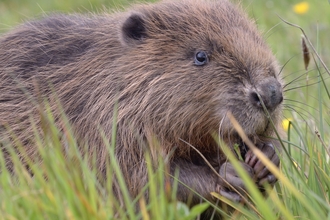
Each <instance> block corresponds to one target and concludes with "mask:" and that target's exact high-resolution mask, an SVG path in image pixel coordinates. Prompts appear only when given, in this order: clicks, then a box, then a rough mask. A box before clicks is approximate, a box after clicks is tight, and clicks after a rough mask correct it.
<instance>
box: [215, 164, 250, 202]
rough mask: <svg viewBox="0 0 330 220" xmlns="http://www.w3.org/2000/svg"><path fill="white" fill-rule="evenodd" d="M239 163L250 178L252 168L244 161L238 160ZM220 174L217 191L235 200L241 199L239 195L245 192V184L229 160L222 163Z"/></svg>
mask: <svg viewBox="0 0 330 220" xmlns="http://www.w3.org/2000/svg"><path fill="white" fill-rule="evenodd" d="M240 164H241V166H242V167H243V169H245V171H246V172H247V173H248V175H249V176H250V177H251V178H252V177H253V176H254V170H253V168H252V167H251V166H249V165H248V164H246V163H244V162H240ZM220 176H221V179H220V180H219V183H218V185H217V191H218V192H219V193H220V195H222V196H224V197H226V198H227V199H230V200H232V201H235V202H239V201H241V196H240V195H244V194H245V186H244V182H243V180H242V179H241V178H240V177H239V176H238V174H237V172H236V170H235V168H234V167H233V165H232V164H231V163H229V162H225V163H224V164H222V165H221V167H220Z"/></svg>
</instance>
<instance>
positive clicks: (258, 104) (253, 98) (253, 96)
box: [250, 92, 262, 108]
mask: <svg viewBox="0 0 330 220" xmlns="http://www.w3.org/2000/svg"><path fill="white" fill-rule="evenodd" d="M250 101H251V103H252V104H253V105H255V106H256V107H258V108H261V107H262V104H261V101H260V99H259V96H258V94H257V93H256V92H251V94H250Z"/></svg>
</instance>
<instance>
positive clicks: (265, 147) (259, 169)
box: [245, 142, 280, 186]
mask: <svg viewBox="0 0 330 220" xmlns="http://www.w3.org/2000/svg"><path fill="white" fill-rule="evenodd" d="M256 146H257V147H258V148H259V149H260V150H261V152H262V153H264V154H265V156H266V157H268V158H269V159H270V160H271V161H272V162H273V163H274V164H275V165H276V166H279V164H280V159H279V157H278V155H277V153H276V151H275V147H274V145H273V144H272V143H270V142H266V143H262V142H261V143H257V144H256ZM245 163H247V164H248V165H249V166H250V167H252V168H253V170H254V173H255V178H256V181H257V184H258V185H259V186H262V185H263V184H264V183H266V182H267V183H269V184H270V185H273V184H275V183H276V181H277V179H276V177H275V176H274V175H273V174H272V173H270V171H269V170H268V169H267V167H266V166H265V165H264V164H263V163H262V162H261V161H260V160H259V159H258V158H257V157H256V155H254V154H253V152H252V151H251V150H249V151H248V152H247V153H246V155H245Z"/></svg>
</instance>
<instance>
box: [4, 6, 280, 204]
mask: <svg viewBox="0 0 330 220" xmlns="http://www.w3.org/2000/svg"><path fill="white" fill-rule="evenodd" d="M134 16H136V17H134ZM139 19H140V20H139ZM134 22H135V23H134ZM139 25H140V26H139ZM135 27H136V28H135ZM199 50H203V51H206V52H207V53H208V54H209V63H208V64H207V65H205V66H196V65H194V64H193V60H194V55H195V53H196V52H197V51H199ZM278 72H279V69H278V67H277V63H276V60H275V58H274V56H273V55H272V53H271V51H270V49H269V48H268V46H267V45H266V44H265V42H264V40H263V39H262V38H261V36H260V34H259V32H258V31H257V29H256V26H255V24H254V23H253V22H252V21H251V20H249V18H247V16H246V15H245V14H244V13H243V12H242V10H241V9H240V8H238V7H236V6H234V5H233V4H231V3H230V2H228V1H226V0H223V1H173V2H164V3H159V4H153V5H152V4H151V5H143V6H137V7H135V8H133V9H131V10H130V11H128V12H122V13H115V14H111V15H110V14H102V15H60V14H55V15H51V16H47V17H45V18H43V19H41V20H37V21H31V22H27V23H25V24H23V25H21V26H19V27H17V28H15V29H14V30H12V31H10V32H9V33H7V34H5V35H3V36H2V37H1V38H0V93H1V95H0V125H3V126H6V127H9V128H10V129H11V131H13V132H14V133H15V134H16V135H18V137H19V138H20V139H21V140H22V141H23V143H25V149H26V151H27V154H29V155H30V156H31V157H32V156H33V155H34V154H35V151H36V149H35V146H34V144H33V136H34V134H33V131H32V128H31V124H30V117H31V116H32V117H33V120H34V121H35V122H36V123H37V124H39V125H40V117H39V110H38V106H37V105H36V103H38V101H37V100H38V98H40V97H38V96H40V94H41V96H42V97H43V98H45V99H47V100H48V101H49V102H50V105H51V108H52V109H57V107H56V106H57V102H56V101H55V100H56V99H57V98H58V99H59V100H60V102H61V104H62V106H63V109H64V112H65V114H66V115H67V117H68V118H69V121H70V123H71V124H72V127H73V129H74V132H75V135H76V136H77V138H78V139H79V141H80V143H84V144H88V146H89V150H88V152H87V153H88V154H93V153H96V155H97V165H98V170H99V172H100V173H105V170H104V169H105V161H106V159H107V150H106V148H105V146H104V143H103V140H102V138H101V135H100V129H101V130H103V132H104V134H105V136H106V137H109V138H110V137H111V133H112V128H113V123H112V122H113V115H114V107H115V104H116V103H117V110H118V116H117V140H116V155H117V159H118V162H119V164H120V166H121V168H122V171H123V174H124V177H125V179H126V182H127V186H128V189H129V190H130V193H131V195H132V196H133V197H134V196H136V195H137V194H138V193H139V192H140V190H141V188H142V187H143V186H144V185H145V184H146V182H147V181H148V180H147V171H146V164H145V159H144V152H145V149H146V148H148V149H149V150H150V151H151V153H152V155H153V157H154V158H153V159H154V160H155V161H156V160H157V158H158V157H160V156H161V157H167V158H168V161H169V162H168V166H169V168H170V171H171V172H172V173H173V172H174V170H175V168H176V167H179V168H180V180H181V181H183V182H185V183H187V184H188V185H190V186H191V187H192V188H194V190H196V191H197V192H198V193H200V194H201V195H203V196H204V197H206V198H208V199H211V197H210V194H209V193H210V192H212V191H215V190H216V184H217V183H218V177H217V176H216V175H215V174H214V173H213V172H212V171H211V170H210V168H209V167H208V166H207V165H206V164H205V163H204V162H203V160H202V159H201V157H200V156H198V154H197V153H196V151H195V150H193V149H192V148H191V147H189V146H188V145H187V144H186V143H184V142H183V141H182V140H184V141H186V142H188V143H190V144H191V145H193V146H195V147H196V148H197V149H198V150H199V151H200V152H201V153H202V154H203V155H204V156H205V157H206V158H207V159H208V160H210V161H216V163H213V164H214V166H215V167H216V168H217V169H218V168H219V167H220V166H221V164H222V163H224V161H225V160H226V157H225V155H223V154H222V153H221V151H220V150H219V147H218V146H217V144H216V143H215V141H214V138H213V135H214V134H215V133H217V134H219V135H220V136H221V137H223V138H224V139H225V140H227V142H228V143H229V145H231V144H233V143H235V142H236V141H237V140H238V139H236V136H235V131H234V129H233V128H232V126H231V124H230V122H229V120H228V118H226V114H227V112H229V111H230V112H232V113H233V115H234V116H235V118H236V119H237V120H238V122H239V123H240V124H241V125H242V127H243V128H244V129H245V132H246V133H247V134H248V135H249V136H250V137H253V138H257V139H258V138H259V136H267V135H272V134H273V131H272V129H271V126H269V123H268V120H267V118H266V117H265V113H264V112H263V111H260V110H257V109H256V108H255V107H254V106H253V105H252V104H251V103H250V101H249V92H250V91H251V90H253V89H255V88H256V87H258V85H259V84H260V83H261V82H263V81H264V80H265V79H267V78H269V77H272V78H276V79H277V80H278V81H279V82H280V76H279V75H278ZM54 91H55V94H54ZM54 115H55V117H56V118H57V119H58V118H59V117H60V114H59V113H57V112H56V111H55V110H54ZM280 115H281V107H278V108H277V109H276V110H275V111H273V112H272V113H271V116H272V120H273V121H274V122H275V124H278V123H279V118H280ZM0 131H1V133H0V135H1V136H2V137H5V136H7V135H8V134H7V131H6V130H5V129H4V127H3V128H2V129H0ZM154 140H157V142H155V141H154ZM155 143H156V144H155ZM156 145H157V146H156ZM85 153H86V152H85ZM8 161H9V158H8ZM217 163H219V164H217ZM117 190H118V189H117ZM189 194H190V191H189V190H188V189H187V188H185V187H184V186H180V187H179V190H178V198H179V199H180V200H183V201H186V199H187V198H188V195H189ZM193 200H194V203H197V202H199V198H198V197H197V196H195V197H194V199H193Z"/></svg>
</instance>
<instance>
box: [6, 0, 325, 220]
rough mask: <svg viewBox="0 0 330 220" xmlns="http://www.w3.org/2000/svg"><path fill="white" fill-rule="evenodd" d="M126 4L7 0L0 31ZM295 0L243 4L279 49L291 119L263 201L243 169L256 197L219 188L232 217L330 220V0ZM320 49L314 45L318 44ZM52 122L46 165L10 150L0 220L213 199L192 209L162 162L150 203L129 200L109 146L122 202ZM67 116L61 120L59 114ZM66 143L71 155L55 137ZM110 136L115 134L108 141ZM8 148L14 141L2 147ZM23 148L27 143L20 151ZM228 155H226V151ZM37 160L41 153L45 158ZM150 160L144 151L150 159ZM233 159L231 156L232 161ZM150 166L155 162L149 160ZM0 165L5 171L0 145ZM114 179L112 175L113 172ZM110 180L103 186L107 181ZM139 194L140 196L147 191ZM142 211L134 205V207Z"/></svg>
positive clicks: (119, 0)
mask: <svg viewBox="0 0 330 220" xmlns="http://www.w3.org/2000/svg"><path fill="white" fill-rule="evenodd" d="M131 2H132V1H129V0H125V1H124V0H112V1H106V0H88V1H87V0H76V1H70V0H56V1H55V0H47V1H46V0H25V1H23V2H22V1H19V0H10V1H9V0H5V1H1V2H0V20H1V23H0V32H5V31H7V30H8V29H10V27H12V26H13V25H17V24H19V23H21V22H22V21H23V20H27V19H31V18H33V17H35V16H39V15H41V14H43V13H45V12H46V13H49V12H51V11H65V12H87V11H92V12H97V11H103V10H106V9H104V8H103V6H105V7H106V8H107V7H111V8H116V9H122V7H123V6H125V5H128V4H130V3H131ZM296 3H299V1H294V0H290V1H284V0H281V1H271V0H267V1H263V0H247V1H243V3H242V4H243V7H244V8H246V10H247V11H248V12H249V13H250V16H251V17H253V18H255V19H256V20H257V24H258V26H259V28H260V29H261V30H262V31H263V32H264V37H265V38H266V41H267V43H269V45H270V46H271V48H272V49H273V51H274V53H275V55H276V57H277V58H278V60H279V62H280V64H281V65H284V68H283V76H284V81H285V83H286V86H285V89H284V90H285V109H284V114H285V117H284V119H288V121H287V122H288V123H287V124H288V126H287V129H286V133H287V137H286V138H285V139H284V140H283V142H284V144H285V146H284V150H283V152H282V157H281V169H280V171H281V172H279V170H277V169H274V174H276V175H277V177H278V178H279V180H280V181H279V183H277V184H276V185H275V189H274V190H273V191H271V190H270V189H269V188H268V190H267V191H269V194H270V195H269V198H268V199H265V198H264V197H263V196H262V195H261V194H260V192H259V191H258V190H257V189H256V187H255V185H254V183H253V182H252V181H251V180H249V178H247V176H246V175H245V174H244V171H243V170H240V168H239V166H237V165H236V166H237V169H238V170H239V172H238V173H239V174H240V175H241V176H242V178H243V179H244V180H245V182H246V184H247V186H248V192H249V194H250V198H249V201H246V203H245V204H234V203H233V202H231V201H228V200H226V199H225V198H223V197H221V196H219V195H218V194H215V193H214V194H213V195H214V196H215V197H217V198H219V199H220V200H221V201H223V202H224V203H227V204H229V205H231V206H234V207H235V208H236V210H237V211H235V212H233V213H232V216H231V217H228V218H235V219H259V218H260V219H329V216H330V206H329V200H330V166H329V163H330V162H329V157H330V149H329V141H330V139H329V134H330V131H329V123H330V118H329V114H330V111H329V109H330V108H329V99H330V96H329V92H328V91H327V90H329V89H330V87H329V74H330V73H328V72H326V70H325V68H324V66H322V62H321V60H320V59H319V58H318V57H317V54H316V52H317V53H318V55H319V56H320V57H321V58H322V59H323V62H324V63H325V64H328V63H329V61H330V50H329V47H328V45H327V44H328V38H329V37H328V36H329V35H330V29H329V26H330V14H329V13H328V11H329V8H330V6H329V4H328V1H326V0H310V1H308V3H309V10H308V11H306V12H305V13H302V14H297V13H296V12H294V10H293V6H294V4H296ZM281 18H282V19H284V20H287V21H289V22H291V23H295V24H298V25H299V26H301V27H302V28H303V30H304V31H305V32H306V34H307V39H309V40H310V41H311V43H312V44H308V43H307V46H308V47H309V51H310V53H311V58H312V59H311V64H310V65H309V69H308V70H305V69H304V62H303V55H302V51H301V35H302V32H301V31H300V30H299V29H298V28H296V27H294V26H292V25H289V24H287V23H285V22H283V21H282V20H281ZM312 47H315V51H313V48H312ZM42 117H44V119H45V120H47V121H49V122H50V125H51V126H50V127H49V129H48V130H47V137H48V138H47V139H46V140H41V139H40V138H39V137H38V136H37V135H36V143H37V146H38V149H39V154H40V158H42V160H43V161H44V162H43V163H42V164H37V163H35V161H34V163H32V161H28V165H29V168H30V169H31V170H32V171H33V173H34V176H31V175H30V174H29V172H28V170H27V169H26V164H24V165H23V164H22V163H21V162H20V158H18V156H17V154H16V153H15V152H13V150H11V151H10V153H11V154H12V158H13V162H14V170H15V173H16V175H15V176H14V177H13V176H11V175H10V173H9V172H8V171H7V170H3V171H2V172H1V174H0V219H145V220H147V219H195V218H196V216H198V214H199V213H201V212H202V211H203V210H205V209H206V208H207V207H208V206H210V204H207V203H203V204H200V205H198V206H196V207H193V208H192V209H189V208H188V207H187V206H186V205H185V204H183V203H180V202H177V201H175V191H176V184H177V183H176V184H174V186H171V187H169V186H167V185H166V181H164V180H165V178H166V175H164V169H165V168H164V165H163V164H162V162H160V164H159V167H158V169H156V170H154V168H153V167H152V166H150V165H149V167H148V176H149V184H148V185H147V186H146V188H145V190H148V191H149V193H150V202H149V203H146V201H145V200H144V199H143V197H142V196H141V197H139V198H137V199H132V198H130V196H129V195H128V193H127V189H126V186H125V184H124V182H123V179H122V175H121V172H120V169H119V167H118V164H117V163H116V160H115V156H114V152H113V151H112V150H111V149H113V148H112V147H111V146H112V145H113V144H114V143H109V142H108V141H107V139H106V138H105V143H107V144H108V149H109V171H108V172H109V173H114V174H115V175H116V177H117V179H118V182H119V184H120V186H121V188H122V192H123V197H124V199H123V200H124V202H123V205H122V206H121V204H119V201H118V200H117V199H116V198H115V197H114V195H113V192H112V188H111V182H112V181H113V179H112V178H109V179H107V180H106V181H107V182H106V183H105V184H104V183H100V182H99V180H98V178H97V173H96V171H95V170H94V169H91V168H90V167H91V166H90V164H89V162H88V161H87V158H86V157H85V156H84V155H81V154H80V153H79V151H78V149H77V143H76V140H75V138H74V136H73V135H72V133H71V130H70V128H69V127H67V128H66V130H65V132H60V131H59V130H58V128H57V127H56V126H55V125H54V123H52V121H53V119H52V116H51V114H50V113H49V112H48V113H47V114H45V115H43V116H42ZM63 120H64V121H65V117H63ZM65 124H67V123H65ZM60 134H61V135H64V136H65V138H66V140H67V146H68V147H67V148H66V151H65V156H64V154H63V149H62V144H61V141H60V138H59V135H60ZM112 140H114V139H112ZM6 148H8V149H9V150H10V149H12V148H11V147H10V145H6ZM22 149H23V148H22ZM228 155H230V152H229V153H228ZM40 158H39V159H40ZM146 158H147V160H150V158H148V155H146ZM230 160H232V162H233V164H235V160H234V159H233V158H231V157H230ZM148 164H151V162H150V161H149V163H148ZM0 166H1V167H4V160H3V155H1V151H0ZM110 176H111V175H110ZM104 186H105V187H104ZM141 195H142V193H141ZM137 210H138V211H137Z"/></svg>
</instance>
